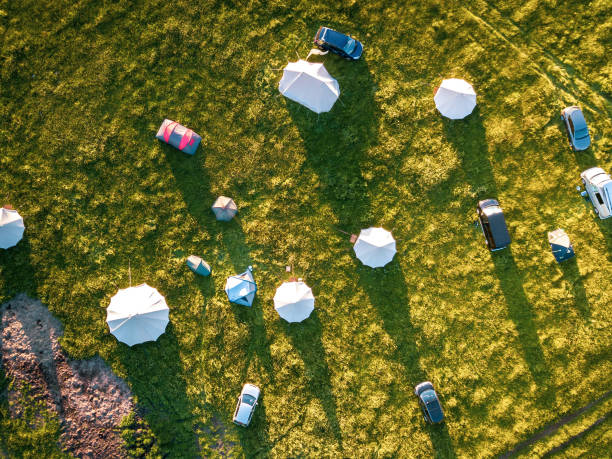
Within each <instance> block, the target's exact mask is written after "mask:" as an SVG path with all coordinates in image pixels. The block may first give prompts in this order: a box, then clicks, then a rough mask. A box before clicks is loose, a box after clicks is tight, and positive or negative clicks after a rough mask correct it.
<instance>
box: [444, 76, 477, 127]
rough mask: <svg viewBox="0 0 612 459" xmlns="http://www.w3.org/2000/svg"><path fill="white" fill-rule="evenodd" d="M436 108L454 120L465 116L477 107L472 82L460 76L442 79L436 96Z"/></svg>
mask: <svg viewBox="0 0 612 459" xmlns="http://www.w3.org/2000/svg"><path fill="white" fill-rule="evenodd" d="M434 102H435V103H436V108H437V109H438V110H439V111H440V113H442V115H444V116H446V117H447V118H450V119H452V120H458V119H461V118H465V117H466V116H468V115H469V114H470V113H472V110H474V107H476V92H475V91H474V88H473V87H472V85H471V84H469V83H468V82H467V81H465V80H460V79H458V78H450V79H448V80H442V84H441V85H440V87H439V88H438V90H437V91H436V94H435V96H434Z"/></svg>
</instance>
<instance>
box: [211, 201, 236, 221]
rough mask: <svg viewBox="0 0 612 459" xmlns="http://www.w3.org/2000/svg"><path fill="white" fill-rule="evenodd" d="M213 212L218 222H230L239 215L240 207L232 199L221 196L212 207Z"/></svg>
mask: <svg viewBox="0 0 612 459" xmlns="http://www.w3.org/2000/svg"><path fill="white" fill-rule="evenodd" d="M212 211H213V212H214V213H215V217H217V220H221V221H223V222H229V221H230V220H231V219H232V218H234V216H235V215H236V214H237V213H238V206H236V203H235V202H234V200H233V199H232V198H228V197H227V196H219V197H218V198H217V200H216V201H215V203H214V204H213V205H212Z"/></svg>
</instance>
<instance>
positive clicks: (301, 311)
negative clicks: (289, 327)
mask: <svg viewBox="0 0 612 459" xmlns="http://www.w3.org/2000/svg"><path fill="white" fill-rule="evenodd" d="M314 303H315V299H314V295H313V294H312V289H311V288H310V287H309V286H308V285H306V284H305V283H304V282H302V280H301V279H300V280H298V281H297V282H285V283H283V284H282V285H281V286H280V287H279V288H277V289H276V294H275V295H274V309H276V312H278V315H279V316H281V317H282V318H283V319H285V320H286V321H287V322H301V321H303V320H304V319H307V318H308V317H309V316H310V314H311V313H312V311H313V310H314Z"/></svg>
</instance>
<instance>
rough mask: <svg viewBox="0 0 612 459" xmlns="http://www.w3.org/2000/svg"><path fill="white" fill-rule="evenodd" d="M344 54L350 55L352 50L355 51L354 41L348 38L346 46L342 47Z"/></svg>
mask: <svg viewBox="0 0 612 459" xmlns="http://www.w3.org/2000/svg"><path fill="white" fill-rule="evenodd" d="M343 49H344V52H345V53H348V54H350V53H352V52H353V50H354V49H355V40H353V39H352V38H349V39H348V41H347V42H346V45H344V48H343Z"/></svg>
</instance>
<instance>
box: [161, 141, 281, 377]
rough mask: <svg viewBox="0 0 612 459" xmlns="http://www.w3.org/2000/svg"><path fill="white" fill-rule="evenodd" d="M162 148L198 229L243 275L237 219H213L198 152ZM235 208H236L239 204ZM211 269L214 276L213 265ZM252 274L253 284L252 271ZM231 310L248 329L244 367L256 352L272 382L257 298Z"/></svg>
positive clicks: (244, 252)
mask: <svg viewBox="0 0 612 459" xmlns="http://www.w3.org/2000/svg"><path fill="white" fill-rule="evenodd" d="M163 148H164V149H165V151H166V156H167V159H168V162H169V163H170V167H171V169H172V173H173V174H174V178H175V180H176V183H177V184H178V186H179V188H180V190H181V194H182V195H183V200H184V201H185V204H186V205H187V210H188V211H189V213H190V215H191V216H192V217H193V218H194V219H195V220H196V222H197V223H198V227H199V230H201V231H207V232H208V233H209V234H210V235H211V237H212V239H213V240H215V239H217V235H219V234H221V238H222V240H223V246H224V248H225V250H227V253H228V255H229V259H230V262H231V263H232V266H233V267H234V270H235V273H234V274H240V273H242V272H244V271H245V270H246V269H247V267H248V266H249V265H250V264H251V256H250V249H249V246H248V245H247V243H246V240H245V236H244V232H243V230H242V224H241V223H240V218H239V217H236V218H234V219H233V220H231V221H229V222H220V221H217V220H216V219H215V217H214V214H213V213H212V210H211V208H210V207H211V205H212V204H213V202H214V201H215V199H216V198H217V196H215V195H214V194H213V193H212V192H211V191H210V179H209V177H208V172H207V171H206V168H205V167H204V157H203V154H202V152H198V153H196V155H195V156H194V157H187V156H185V155H184V154H183V153H180V152H179V151H177V150H176V149H174V148H172V147H169V146H167V145H163ZM238 206H240V203H239V202H238ZM212 268H213V273H214V266H212ZM213 275H214V274H213ZM253 275H254V277H255V280H256V281H257V271H256V270H255V272H254V273H253ZM200 282H202V281H200ZM211 282H212V281H211ZM208 293H209V292H208V291H207V290H206V289H203V290H202V295H204V296H205V297H206V296H207V294H208ZM232 310H233V311H234V313H235V315H236V318H237V319H238V320H239V321H241V322H244V323H246V324H247V326H248V327H249V339H248V342H249V343H250V344H249V348H248V349H249V354H248V355H249V359H248V360H247V361H246V365H247V366H248V364H249V363H250V360H251V359H250V357H251V356H252V355H253V353H258V354H259V358H260V359H261V362H262V363H263V364H264V367H265V369H266V370H267V373H268V376H269V377H270V379H271V380H272V381H273V380H274V371H273V370H272V355H271V354H270V345H269V343H268V338H267V335H266V329H265V325H264V321H263V312H262V309H261V305H260V304H259V301H258V300H257V297H256V300H255V302H254V304H253V307H252V308H245V307H244V306H238V305H232ZM246 371H247V369H245V370H244V374H246Z"/></svg>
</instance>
